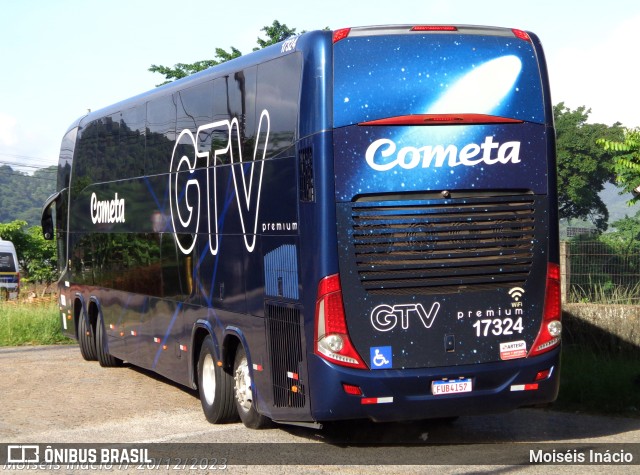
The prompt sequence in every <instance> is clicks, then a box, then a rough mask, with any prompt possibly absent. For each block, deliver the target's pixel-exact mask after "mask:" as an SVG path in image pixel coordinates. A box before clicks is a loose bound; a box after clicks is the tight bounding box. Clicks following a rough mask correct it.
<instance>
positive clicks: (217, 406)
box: [198, 335, 238, 424]
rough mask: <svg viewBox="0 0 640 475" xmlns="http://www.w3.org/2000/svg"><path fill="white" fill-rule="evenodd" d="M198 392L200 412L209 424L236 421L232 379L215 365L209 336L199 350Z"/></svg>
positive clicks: (211, 341)
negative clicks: (201, 411)
mask: <svg viewBox="0 0 640 475" xmlns="http://www.w3.org/2000/svg"><path fill="white" fill-rule="evenodd" d="M198 391H199V393H200V403H201V404H202V410H203V411H204V415H205V417H206V418H207V420H208V421H209V422H211V423H213V424H219V423H222V422H232V421H235V420H237V418H238V413H237V411H236V407H235V405H234V403H233V377H232V376H231V375H230V374H229V373H227V372H226V371H224V369H223V368H222V367H221V366H218V364H217V363H216V360H215V347H214V344H213V338H211V335H208V336H207V337H206V338H205V339H204V341H203V342H202V348H201V349H200V358H199V359H198Z"/></svg>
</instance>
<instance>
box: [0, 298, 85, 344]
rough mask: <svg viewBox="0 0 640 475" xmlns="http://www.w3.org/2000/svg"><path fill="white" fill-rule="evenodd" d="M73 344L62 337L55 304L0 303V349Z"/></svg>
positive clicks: (51, 302)
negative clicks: (5, 347) (0, 347)
mask: <svg viewBox="0 0 640 475" xmlns="http://www.w3.org/2000/svg"><path fill="white" fill-rule="evenodd" d="M66 343H73V340H70V339H68V338H67V337H65V336H64V335H63V334H62V331H61V329H60V317H59V314H58V305H57V303H56V302H55V301H50V302H39V303H37V304H28V303H19V304H12V303H7V302H0V346H20V345H57V344H66Z"/></svg>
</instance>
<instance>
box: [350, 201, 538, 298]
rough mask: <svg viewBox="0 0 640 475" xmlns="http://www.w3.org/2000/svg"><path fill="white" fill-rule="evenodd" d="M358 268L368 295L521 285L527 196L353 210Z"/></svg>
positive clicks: (529, 244) (529, 255)
mask: <svg viewBox="0 0 640 475" xmlns="http://www.w3.org/2000/svg"><path fill="white" fill-rule="evenodd" d="M351 218H352V228H353V243H354V250H355V262H356V266H357V270H358V274H359V277H360V282H361V283H362V285H363V287H364V289H365V290H366V291H367V292H369V293H373V294H387V295H389V294H391V295H403V294H404V295H406V294H414V295H416V294H422V295H429V294H447V293H459V292H471V291H479V290H487V289H495V288H502V287H505V288H509V287H513V286H521V285H522V284H523V283H524V281H525V279H526V278H527V275H528V274H529V270H530V268H531V263H532V260H533V243H534V239H535V238H534V227H535V219H534V198H533V196H532V195H522V196H505V197H489V198H487V197H467V198H459V199H448V200H411V201H386V202H381V201H377V202H372V201H371V200H370V199H368V200H367V201H366V202H356V203H353V204H352V213H351Z"/></svg>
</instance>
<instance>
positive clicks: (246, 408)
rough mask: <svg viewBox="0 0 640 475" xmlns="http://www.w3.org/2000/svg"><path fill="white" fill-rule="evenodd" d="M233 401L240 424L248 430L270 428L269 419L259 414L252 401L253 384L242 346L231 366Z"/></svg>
mask: <svg viewBox="0 0 640 475" xmlns="http://www.w3.org/2000/svg"><path fill="white" fill-rule="evenodd" d="M233 378H234V380H235V384H234V391H233V394H234V399H235V402H236V407H237V410H238V415H239V416H240V420H241V421H242V423H243V424H244V425H245V426H246V427H248V428H250V429H264V428H266V427H269V426H271V419H269V418H268V417H266V416H263V415H262V414H260V413H259V412H258V411H257V410H256V408H255V404H254V401H253V382H252V380H251V371H249V361H248V360H247V355H246V353H245V351H244V348H243V347H242V345H240V346H239V347H238V351H237V352H236V357H235V362H234V365H233Z"/></svg>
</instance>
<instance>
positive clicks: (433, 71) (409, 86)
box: [334, 34, 544, 127]
mask: <svg viewBox="0 0 640 475" xmlns="http://www.w3.org/2000/svg"><path fill="white" fill-rule="evenodd" d="M472 113H475V114H488V115H497V116H501V117H508V118H513V119H518V120H523V121H528V122H538V123H544V107H543V97H542V86H541V82H540V72H539V69H538V62H537V60H536V56H535V51H534V49H533V46H532V45H531V43H530V42H527V41H522V40H520V39H517V38H515V37H512V38H509V37H504V36H491V35H470V34H460V35H458V34H425V35H416V34H412V35H384V36H365V37H362V36H359V37H349V38H346V39H344V40H342V41H339V42H338V43H336V44H335V54H334V125H335V127H342V126H345V125H350V124H356V123H360V122H366V121H371V120H375V119H382V118H386V117H395V116H402V115H410V114H472Z"/></svg>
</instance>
